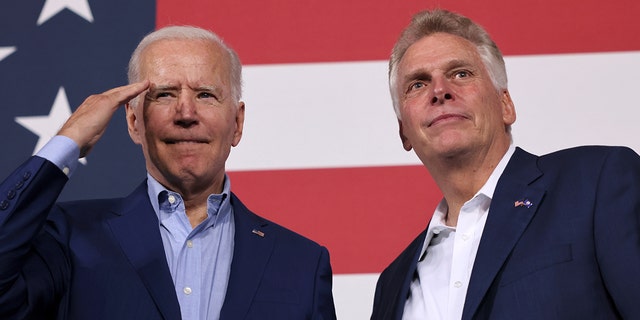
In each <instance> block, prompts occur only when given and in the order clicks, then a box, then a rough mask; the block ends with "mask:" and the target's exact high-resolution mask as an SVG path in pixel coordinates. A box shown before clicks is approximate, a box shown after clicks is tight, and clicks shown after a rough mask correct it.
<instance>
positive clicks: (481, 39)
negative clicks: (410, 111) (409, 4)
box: [389, 9, 507, 119]
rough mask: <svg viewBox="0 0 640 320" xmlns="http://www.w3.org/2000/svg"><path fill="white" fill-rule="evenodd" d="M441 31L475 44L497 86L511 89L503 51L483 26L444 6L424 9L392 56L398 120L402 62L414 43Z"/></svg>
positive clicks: (391, 86)
mask: <svg viewBox="0 0 640 320" xmlns="http://www.w3.org/2000/svg"><path fill="white" fill-rule="evenodd" d="M439 32H441V33H448V34H452V35H455V36H459V37H462V38H464V39H466V40H468V41H470V42H471V43H473V44H474V45H475V46H476V49H477V50H478V54H479V55H480V58H481V59H482V61H483V62H484V64H485V67H486V68H487V71H488V72H489V76H490V77H491V82H493V86H494V87H495V88H496V90H498V91H502V90H506V89H507V70H506V67H505V65H504V59H503V58H502V53H501V52H500V49H498V46H497V45H496V44H495V42H493V40H491V37H490V36H489V34H488V33H487V32H486V31H485V30H484V29H483V28H482V27H481V26H479V25H478V24H476V23H475V22H473V21H471V20H470V19H469V18H467V17H464V16H462V15H460V14H457V13H453V12H450V11H446V10H441V9H436V10H433V11H422V12H419V13H417V14H416V15H414V16H413V19H412V20H411V23H410V24H409V26H407V27H406V28H405V29H404V31H402V34H401V35H400V38H399V39H398V41H397V42H396V44H395V46H394V47H393V50H392V51H391V58H390V59H389V90H390V91H391V100H392V101H393V109H394V110H395V112H396V116H397V117H398V119H400V106H399V97H398V94H397V90H396V85H397V78H398V70H397V67H398V64H399V63H400V61H401V60H402V58H403V57H404V54H405V53H406V52H407V49H408V48H409V47H410V46H411V45H413V44H414V43H416V42H417V41H418V40H420V39H422V38H424V37H426V36H429V35H431V34H434V33H439Z"/></svg>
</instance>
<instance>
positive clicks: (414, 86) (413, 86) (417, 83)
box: [409, 82, 425, 91]
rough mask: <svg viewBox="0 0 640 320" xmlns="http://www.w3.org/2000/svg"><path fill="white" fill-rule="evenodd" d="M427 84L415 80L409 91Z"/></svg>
mask: <svg viewBox="0 0 640 320" xmlns="http://www.w3.org/2000/svg"><path fill="white" fill-rule="evenodd" d="M424 87H425V84H424V83H423V82H414V83H412V84H411V86H409V91H411V90H416V89H421V88H424Z"/></svg>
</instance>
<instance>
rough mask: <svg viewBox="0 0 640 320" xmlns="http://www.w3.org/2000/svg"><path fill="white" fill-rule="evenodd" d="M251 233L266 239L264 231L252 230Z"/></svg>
mask: <svg viewBox="0 0 640 320" xmlns="http://www.w3.org/2000/svg"><path fill="white" fill-rule="evenodd" d="M251 232H252V233H253V234H257V235H259V236H260V237H262V238H264V232H262V231H260V230H256V229H253V230H251Z"/></svg>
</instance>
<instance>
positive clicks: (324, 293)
mask: <svg viewBox="0 0 640 320" xmlns="http://www.w3.org/2000/svg"><path fill="white" fill-rule="evenodd" d="M332 277H333V275H332V272H331V264H330V262H329V251H328V250H327V249H326V248H325V247H322V249H321V254H320V260H319V262H318V272H317V273H316V290H315V302H314V309H315V311H314V316H313V319H316V320H334V319H336V310H335V306H334V302H333V293H332V289H331V286H332Z"/></svg>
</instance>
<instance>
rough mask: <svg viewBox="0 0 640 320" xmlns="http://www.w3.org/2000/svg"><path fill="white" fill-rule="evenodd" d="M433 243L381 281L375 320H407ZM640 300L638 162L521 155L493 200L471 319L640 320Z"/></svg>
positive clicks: (417, 245) (596, 151)
mask: <svg viewBox="0 0 640 320" xmlns="http://www.w3.org/2000/svg"><path fill="white" fill-rule="evenodd" d="M520 200H529V201H530V202H531V203H532V205H531V206H529V207H527V206H525V205H516V203H515V202H516V201H520ZM425 236H426V231H425V232H422V233H421V234H420V235H419V236H418V237H417V238H416V239H415V240H414V241H413V242H412V243H411V244H410V245H409V247H408V248H407V249H406V250H405V251H404V252H402V253H401V254H400V256H399V257H398V258H397V259H396V260H395V261H393V262H392V263H391V265H390V266H389V267H388V268H387V269H385V270H384V272H383V273H382V274H381V276H380V278H379V280H378V284H377V287H376V294H375V299H374V306H373V313H372V316H371V319H384V320H390V319H401V318H402V312H403V308H404V304H405V301H406V299H407V296H408V294H409V285H410V282H411V280H412V278H413V275H414V273H415V271H416V264H417V261H418V258H419V257H418V254H419V253H420V251H421V249H422V245H423V242H424V239H425ZM639 301H640V158H639V157H638V155H637V154H636V153H635V152H633V151H632V150H630V149H628V148H621V147H578V148H573V149H568V150H563V151H559V152H555V153H552V154H549V155H545V156H542V157H537V156H534V155H532V154H529V153H527V152H525V151H523V150H521V149H519V148H518V149H516V152H515V153H514V155H513V156H512V158H511V159H510V161H509V164H508V165H507V167H506V169H505V171H504V173H503V174H502V176H501V177H500V179H499V181H498V184H497V187H496V190H495V193H494V196H493V199H492V201H491V206H490V208H489V215H488V218H487V222H486V225H485V228H484V231H483V234H482V238H481V240H480V246H479V248H478V253H477V255H476V259H475V262H474V265H473V270H472V273H471V280H470V283H469V289H468V291H467V296H466V301H465V305H464V310H463V315H462V319H545V320H546V319H563V320H564V319H618V318H624V319H639V318H640V302H639Z"/></svg>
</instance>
